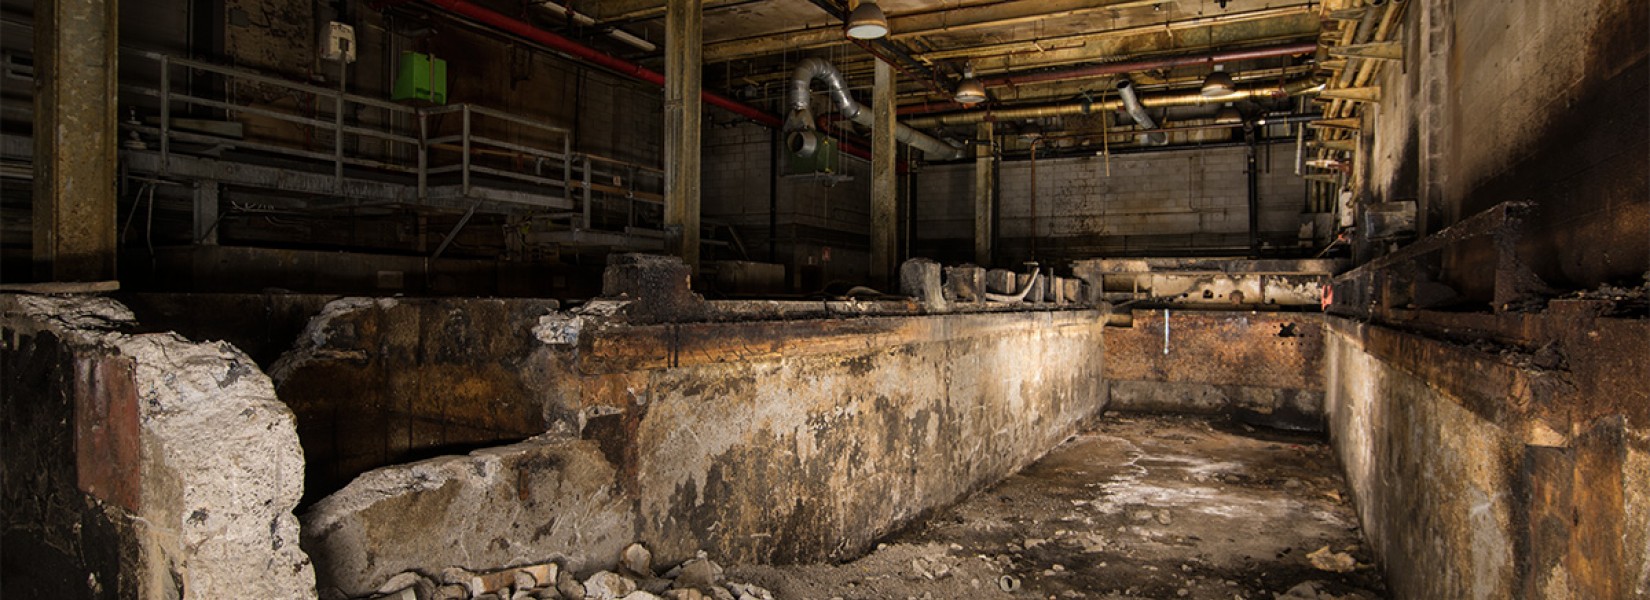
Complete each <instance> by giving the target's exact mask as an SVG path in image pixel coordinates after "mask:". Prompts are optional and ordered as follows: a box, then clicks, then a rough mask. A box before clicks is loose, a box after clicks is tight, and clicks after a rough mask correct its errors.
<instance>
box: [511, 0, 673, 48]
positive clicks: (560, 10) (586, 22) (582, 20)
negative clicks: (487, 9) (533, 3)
mask: <svg viewBox="0 0 1650 600" xmlns="http://www.w3.org/2000/svg"><path fill="white" fill-rule="evenodd" d="M539 6H541V7H544V9H545V10H548V11H550V12H553V13H556V14H557V15H558V16H561V17H562V18H565V19H571V20H572V21H573V22H574V23H578V24H579V25H582V26H584V27H594V26H596V20H595V19H592V18H590V17H589V16H588V15H585V14H584V13H581V12H579V11H576V10H573V9H572V8H569V7H566V6H562V5H560V4H557V3H555V2H553V1H550V0H546V1H545V2H540V3H539ZM606 33H607V37H610V38H613V39H615V40H619V41H621V42H624V43H626V44H630V45H631V46H635V47H636V48H638V49H640V50H642V51H644V52H652V51H654V50H658V49H659V47H658V46H657V45H655V44H654V43H653V42H649V41H647V40H644V39H642V38H639V37H636V36H634V35H631V34H630V32H628V31H625V30H623V29H620V28H618V27H613V28H610V29H608V30H607V31H606Z"/></svg>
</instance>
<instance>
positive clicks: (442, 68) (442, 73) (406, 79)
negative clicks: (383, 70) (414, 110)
mask: <svg viewBox="0 0 1650 600" xmlns="http://www.w3.org/2000/svg"><path fill="white" fill-rule="evenodd" d="M390 99H391V100H397V101H401V100H423V101H426V102H432V103H435V104H446V103H447V61H444V60H441V59H439V58H436V57H434V56H430V55H428V54H423V53H419V52H402V53H401V66H400V69H399V70H397V71H396V76H395V89H394V90H392V91H391V92H390Z"/></svg>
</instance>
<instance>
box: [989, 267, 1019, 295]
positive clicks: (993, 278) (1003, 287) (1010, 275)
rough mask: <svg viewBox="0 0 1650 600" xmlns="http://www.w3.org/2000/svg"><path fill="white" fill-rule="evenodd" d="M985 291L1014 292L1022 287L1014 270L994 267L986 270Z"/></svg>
mask: <svg viewBox="0 0 1650 600" xmlns="http://www.w3.org/2000/svg"><path fill="white" fill-rule="evenodd" d="M985 291H987V292H989V293H992V294H1013V293H1015V292H1018V291H1020V289H1019V285H1018V280H1017V279H1015V278H1014V272H1013V271H1010V270H1008V269H992V270H990V271H986V272H985Z"/></svg>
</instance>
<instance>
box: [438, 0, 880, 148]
mask: <svg viewBox="0 0 1650 600" xmlns="http://www.w3.org/2000/svg"><path fill="white" fill-rule="evenodd" d="M424 2H425V3H427V4H429V5H431V6H434V7H437V8H441V9H443V10H446V11H447V12H450V13H453V14H455V15H459V16H461V17H465V18H467V19H470V20H472V21H476V22H478V23H482V24H484V25H487V26H490V27H493V28H494V29H498V30H499V31H503V32H505V33H509V34H511V35H515V36H519V37H522V38H525V39H528V40H532V41H534V42H537V43H539V44H543V45H544V46H545V47H547V48H550V49H551V50H555V51H557V52H561V53H563V54H567V55H569V56H572V57H573V58H577V59H579V60H583V61H585V62H588V63H591V64H593V65H596V66H598V67H602V68H604V69H607V70H609V71H613V72H615V73H618V74H620V75H624V76H626V77H630V78H632V79H638V80H641V81H646V82H648V83H651V84H653V85H657V86H661V87H662V86H664V84H665V76H664V74H663V73H660V72H658V71H654V70H652V69H648V68H646V67H643V66H641V65H638V64H636V63H633V62H630V61H628V60H624V59H622V58H618V57H616V56H613V55H610V54H607V53H605V52H602V51H600V50H596V49H595V48H591V47H589V46H586V45H584V44H580V43H578V42H575V41H573V40H571V39H568V38H566V37H563V36H560V35H557V34H554V33H551V32H548V31H545V30H543V29H539V28H537V27H534V26H532V25H530V24H527V23H524V22H522V21H520V20H518V19H515V18H512V17H509V16H505V15H504V14H501V13H498V12H496V11H493V10H492V9H489V8H486V7H483V6H479V5H477V4H474V3H471V2H468V1H466V0H424ZM700 98H702V99H703V100H704V102H705V103H706V104H709V105H711V106H715V107H718V108H721V109H723V110H726V111H728V112H731V113H734V114H736V115H739V116H742V117H745V118H748V119H750V120H751V121H754V122H756V123H758V124H761V125H765V126H767V127H771V128H773V129H779V128H781V127H783V126H784V124H785V122H784V120H782V119H780V118H779V117H777V116H774V115H771V114H768V113H767V112H765V111H763V110H762V109H759V108H756V107H754V106H750V105H748V104H745V103H743V102H740V101H738V100H734V99H732V98H729V97H727V96H723V95H721V94H717V93H715V92H710V91H706V92H702V93H701V95H700ZM842 151H843V152H846V153H848V154H851V155H854V156H858V157H860V158H863V159H866V160H870V159H871V151H870V150H867V149H865V148H861V147H859V146H855V145H849V144H843V145H842Z"/></svg>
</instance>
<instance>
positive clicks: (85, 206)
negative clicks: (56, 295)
mask: <svg viewBox="0 0 1650 600" xmlns="http://www.w3.org/2000/svg"><path fill="white" fill-rule="evenodd" d="M117 9H118V1H117V0H35V3H34V213H33V217H34V260H33V262H34V271H35V273H34V274H35V277H36V278H37V279H39V280H42V281H110V280H114V279H115V242H116V237H117V235H116V227H115V212H116V209H115V162H116V157H115V149H116V147H117V139H118V133H117V132H116V130H115V122H116V121H115V86H116V84H117V83H118V81H117V80H118V77H117V73H116V66H117V63H116V60H117V55H116V49H117V48H118V45H119V39H118V37H117V36H118V33H119V23H120V20H119V19H118V18H117V13H116V11H117Z"/></svg>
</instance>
